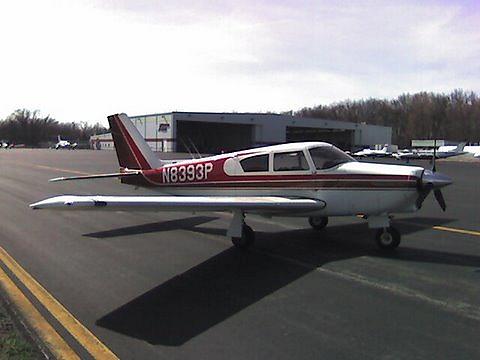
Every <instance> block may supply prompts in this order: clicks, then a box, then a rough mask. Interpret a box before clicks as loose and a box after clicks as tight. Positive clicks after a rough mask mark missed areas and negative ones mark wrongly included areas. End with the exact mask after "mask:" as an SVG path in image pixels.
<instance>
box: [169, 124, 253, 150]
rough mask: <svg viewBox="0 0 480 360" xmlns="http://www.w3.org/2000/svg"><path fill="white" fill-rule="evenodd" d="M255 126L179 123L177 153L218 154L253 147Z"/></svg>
mask: <svg viewBox="0 0 480 360" xmlns="http://www.w3.org/2000/svg"><path fill="white" fill-rule="evenodd" d="M253 134H254V126H253V125H248V124H228V123H217V122H201V121H187V120H178V121H177V139H176V140H177V151H179V152H195V151H196V150H195V148H196V149H198V151H199V152H200V153H204V154H217V153H221V152H222V151H224V152H228V151H235V150H241V149H247V148H250V147H253V145H254V142H253Z"/></svg>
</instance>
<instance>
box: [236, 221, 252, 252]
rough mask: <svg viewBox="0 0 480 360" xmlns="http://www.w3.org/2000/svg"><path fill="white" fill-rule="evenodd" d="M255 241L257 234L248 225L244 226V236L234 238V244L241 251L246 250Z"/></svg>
mask: <svg viewBox="0 0 480 360" xmlns="http://www.w3.org/2000/svg"><path fill="white" fill-rule="evenodd" d="M254 241H255V233H254V232H253V230H252V228H251V227H250V226H248V225H247V224H243V226H242V236H240V237H232V243H233V245H235V247H237V248H239V249H246V248H248V247H249V246H250V245H252V244H253V242H254Z"/></svg>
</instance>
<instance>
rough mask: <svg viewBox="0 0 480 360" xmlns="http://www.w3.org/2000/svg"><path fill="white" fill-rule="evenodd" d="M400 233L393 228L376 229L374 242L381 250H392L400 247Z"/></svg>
mask: <svg viewBox="0 0 480 360" xmlns="http://www.w3.org/2000/svg"><path fill="white" fill-rule="evenodd" d="M400 239H401V236H400V233H399V232H398V230H397V229H395V228H394V227H391V226H389V227H387V228H383V229H378V230H377V234H376V235H375V242H376V243H377V245H378V247H379V248H380V249H382V250H393V249H396V248H397V247H398V245H400Z"/></svg>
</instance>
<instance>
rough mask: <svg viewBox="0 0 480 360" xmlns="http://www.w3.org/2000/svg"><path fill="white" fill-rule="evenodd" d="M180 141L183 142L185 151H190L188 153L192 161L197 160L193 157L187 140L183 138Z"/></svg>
mask: <svg viewBox="0 0 480 360" xmlns="http://www.w3.org/2000/svg"><path fill="white" fill-rule="evenodd" d="M180 140H181V141H182V144H183V146H184V147H185V149H186V150H187V151H188V153H189V154H190V156H191V157H192V159H195V156H194V155H193V153H192V151H191V150H190V147H189V146H188V145H187V143H186V142H185V140H184V139H183V138H180Z"/></svg>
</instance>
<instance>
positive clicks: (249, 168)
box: [240, 154, 268, 172]
mask: <svg viewBox="0 0 480 360" xmlns="http://www.w3.org/2000/svg"><path fill="white" fill-rule="evenodd" d="M240 166H241V167H242V169H243V171H244V172H255V171H268V154H265V155H257V156H252V157H249V158H246V159H243V160H241V161H240Z"/></svg>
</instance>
